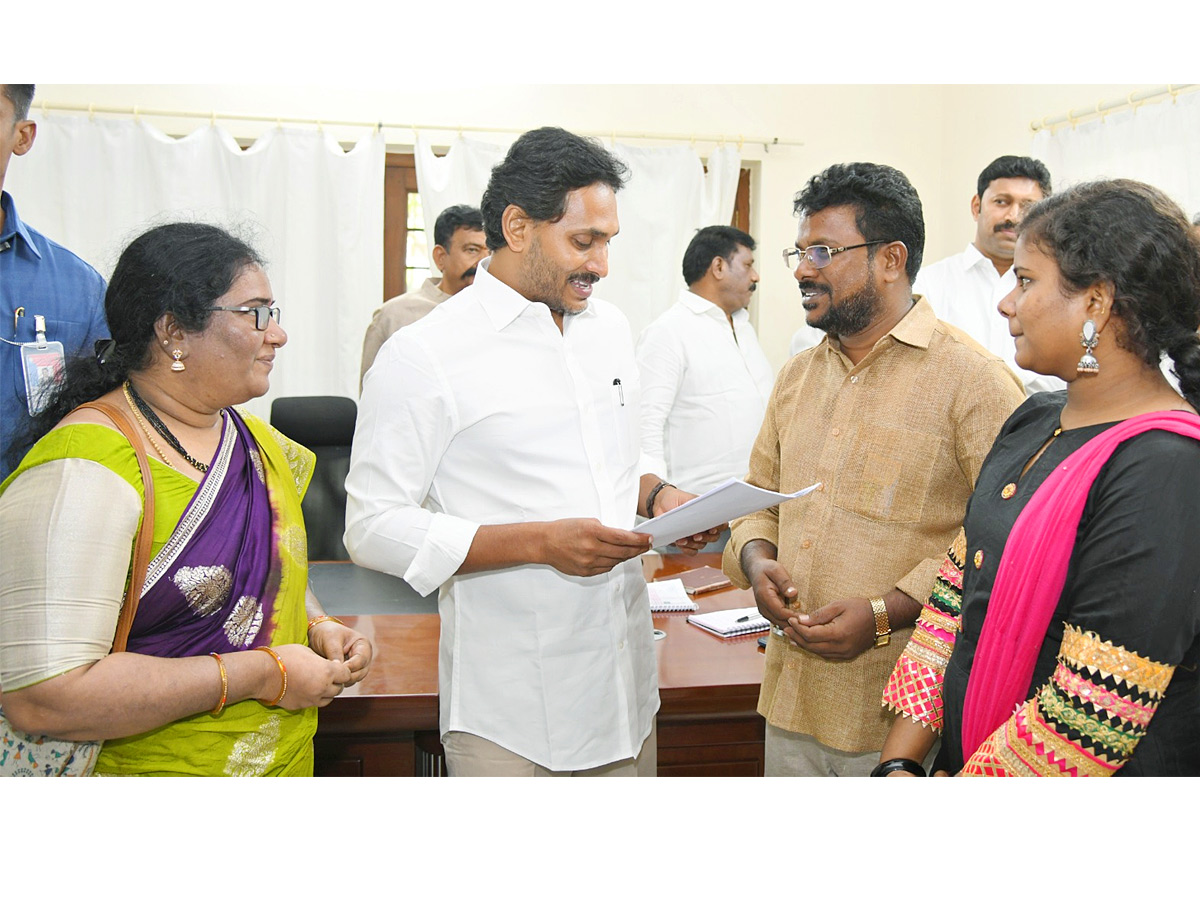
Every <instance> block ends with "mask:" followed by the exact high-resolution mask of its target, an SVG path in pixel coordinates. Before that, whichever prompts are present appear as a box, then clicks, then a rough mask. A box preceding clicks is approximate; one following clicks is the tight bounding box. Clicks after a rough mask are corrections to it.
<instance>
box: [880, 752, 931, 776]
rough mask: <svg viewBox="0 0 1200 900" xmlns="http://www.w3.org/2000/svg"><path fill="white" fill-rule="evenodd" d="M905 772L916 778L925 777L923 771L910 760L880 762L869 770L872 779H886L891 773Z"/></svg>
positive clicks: (915, 762) (917, 763) (917, 764)
mask: <svg viewBox="0 0 1200 900" xmlns="http://www.w3.org/2000/svg"><path fill="white" fill-rule="evenodd" d="M900 771H904V772H907V773H908V774H909V775H916V776H917V777H918V778H924V777H925V769H924V768H922V766H921V764H920V763H919V762H917V761H916V760H912V759H902V758H899V757H898V758H896V759H888V760H884V761H883V762H881V763H880V764H879V765H877V766H876V767H875V768H874V769H872V770H871V777H872V778H886V777H887V776H888V775H890V774H891V773H892V772H900Z"/></svg>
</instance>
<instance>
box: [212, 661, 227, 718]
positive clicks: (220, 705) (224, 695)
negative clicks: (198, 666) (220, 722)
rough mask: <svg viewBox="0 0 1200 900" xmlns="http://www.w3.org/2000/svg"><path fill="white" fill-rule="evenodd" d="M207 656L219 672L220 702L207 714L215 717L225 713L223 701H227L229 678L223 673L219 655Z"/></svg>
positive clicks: (223, 669)
mask: <svg viewBox="0 0 1200 900" xmlns="http://www.w3.org/2000/svg"><path fill="white" fill-rule="evenodd" d="M208 655H209V656H211V657H212V658H213V659H215V660H216V661H217V668H219V669H220V670H221V701H220V702H219V703H218V704H217V705H216V706H214V707H213V709H212V711H211V712H209V715H210V716H214V717H215V716H219V715H220V714H221V713H223V712H224V711H225V701H226V700H228V699H229V676H228V675H227V674H226V672H225V663H223V662H222V661H221V654H220V653H210V654H208Z"/></svg>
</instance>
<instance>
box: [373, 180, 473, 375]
mask: <svg viewBox="0 0 1200 900" xmlns="http://www.w3.org/2000/svg"><path fill="white" fill-rule="evenodd" d="M433 240H434V247H433V264H434V265H435V266H437V269H438V271H439V272H441V273H442V277H441V278H426V279H425V282H424V283H423V284H422V285H421V286H420V287H419V288H417V289H416V290H414V291H409V292H408V293H406V294H401V295H400V296H398V297H393V298H392V299H391V300H388V301H387V302H386V303H384V304H383V306H381V307H379V309H377V310H375V314H374V315H373V316H372V317H371V324H370V325H368V326H367V333H366V334H365V335H364V336H363V353H362V366H361V368H360V370H359V374H358V381H359V384H362V380H363V378H365V377H366V374H367V369H369V368H371V364H372V363H373V362H375V357H376V355H378V353H379V348H380V347H382V346H383V342H384V341H386V340H387V339H388V338H390V337H391V336H392V335H393V334H395V333H396V332H397V331H399V330H400V329H401V328H403V327H404V326H405V325H411V324H412V323H413V322H415V321H417V320H418V319H421V318H424V317H425V316H427V315H429V313H430V312H432V311H433V308H434V307H436V306H437V305H438V304H439V303H441V302H443V301H444V300H449V299H450V298H451V297H453V296H454V295H455V294H457V293H458V292H459V291H461V290H462V289H463V288H465V287H466V286H467V285H469V284H470V283H471V282H472V281H474V280H475V268H476V266H477V265H478V264H479V261H480V260H481V259H484V258H485V257H486V256H487V255H488V250H487V239H486V238H485V237H484V236H483V216H482V214H481V213H480V212H479V210H478V209H477V208H476V207H474V206H463V205H461V204H460V205H458V206H449V207H447V208H446V209H444V210H442V211H441V212H440V213H439V214H438V217H437V220H436V221H435V222H434V223H433Z"/></svg>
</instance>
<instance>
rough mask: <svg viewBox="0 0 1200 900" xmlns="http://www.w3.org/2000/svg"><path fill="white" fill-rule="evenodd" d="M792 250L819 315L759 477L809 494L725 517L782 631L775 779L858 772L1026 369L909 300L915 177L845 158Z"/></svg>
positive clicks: (741, 580) (743, 564) (916, 235)
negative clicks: (820, 335) (1019, 370)
mask: <svg viewBox="0 0 1200 900" xmlns="http://www.w3.org/2000/svg"><path fill="white" fill-rule="evenodd" d="M793 211H794V212H795V213H796V214H797V215H799V217H800V228H799V234H798V237H797V240H796V246H795V247H794V248H789V249H788V250H787V251H786V252H785V253H784V260H785V263H786V264H787V265H788V267H789V268H792V269H793V274H794V276H795V278H796V282H797V285H798V287H799V289H800V298H801V300H800V302H801V305H802V306H803V307H804V311H805V318H806V321H807V322H808V324H809V325H811V326H813V327H816V328H819V329H820V330H821V331H823V332H824V333H825V337H824V339H823V340H822V341H821V343H820V344H818V345H817V346H816V347H813V348H811V349H809V350H805V351H803V352H802V353H800V354H799V355H797V356H794V357H792V359H791V360H789V361H788V363H787V364H785V366H784V368H783V370H782V371H781V372H780V374H779V377H778V379H777V380H776V383H775V388H774V391H773V393H772V395H771V399H770V402H769V404H768V407H767V412H766V415H765V416H764V419H763V425H762V430H761V431H760V432H759V435H758V438H757V440H756V442H755V445H754V449H753V450H752V451H751V455H750V474H749V476H748V477H747V480H748V481H750V482H751V483H752V484H756V485H759V486H760V487H764V488H769V489H771V490H778V491H787V492H794V491H797V490H799V489H800V488H803V487H807V486H808V485H810V484H814V483H818V482H819V483H820V485H821V487H820V489H819V490H818V491H816V492H814V493H812V494H810V495H808V496H807V497H805V498H804V499H803V500H799V501H796V502H792V503H785V504H782V505H780V506H778V507H775V508H773V509H767V510H763V511H762V512H759V513H755V514H753V515H750V516H747V517H745V518H742V519H738V520H736V521H734V522H733V523H732V526H733V527H732V535H731V537H730V540H729V544H728V546H727V547H726V548H725V557H724V568H725V571H726V573H727V574H728V575H729V576H730V578H731V579H733V580H734V581H735V583H737V584H738V585H739V586H741V587H749V588H752V589H753V591H754V597H755V601H756V602H757V604H758V607H759V609H760V610H761V611H762V613H763V615H764V616H766V617H767V618H768V619H769V620H770V621H771V623H772V625H773V628H772V633H771V636H770V638H769V639H768V643H767V659H766V671H765V673H764V677H763V684H762V691H761V694H760V696H759V707H758V709H759V712H760V713H762V715H763V716H764V717H765V718H766V720H767V737H766V773H767V774H768V775H865V774H867V773H868V772H870V770H871V769H872V768H873V767H874V766H875V764H876V763H877V762H878V757H879V750H880V748H881V747H882V746H883V741H884V738H885V736H886V734H887V730H888V727H889V725H890V722H891V718H892V716H891V714H890V713H888V712H886V711H884V710H882V709H881V706H880V698H881V696H882V694H883V688H884V685H885V683H886V682H887V679H888V676H889V675H890V673H891V671H892V668H893V666H894V665H895V662H896V659H897V657H898V656H899V654H900V651H901V650H902V649H903V647H904V644H905V642H906V641H907V639H908V636H909V634H910V633H911V628H910V626H911V625H912V623H913V622H914V621H915V620H916V617H917V614H918V612H919V611H920V609H921V601H923V600H924V599H925V598H927V597H928V596H929V595H930V592H931V591H932V589H933V585H934V579H935V577H936V574H937V570H938V568H939V565H940V564H941V561H942V559H943V557H944V555H945V552H946V548H947V547H949V546H950V543H951V541H952V540H953V538H954V536H955V534H956V533H957V531H958V528H959V526H960V524H961V522H962V517H963V512H964V510H965V508H966V502H967V498H968V497H969V496H970V494H971V491H972V490H973V489H974V486H975V478H976V476H977V475H978V473H979V468H980V466H981V465H982V463H983V458H984V456H985V455H986V454H987V452H988V450H989V449H990V448H991V445H992V441H993V439H994V438H995V436H996V434H997V433H998V432H999V430H1000V426H1001V425H1002V424H1003V422H1004V420H1005V419H1006V418H1007V417H1008V415H1009V414H1010V413H1011V412H1012V410H1013V409H1015V408H1016V406H1017V405H1018V404H1019V403H1020V401H1021V398H1022V396H1023V395H1022V392H1021V388H1020V385H1019V382H1018V381H1017V379H1016V377H1015V376H1014V375H1013V374H1012V373H1011V372H1009V371H1008V370H1007V369H1006V368H1005V366H1004V364H1003V363H1002V362H1001V361H1000V360H999V359H996V358H995V357H994V356H992V355H991V354H989V353H987V352H986V351H985V350H984V349H983V348H982V347H980V346H979V345H977V344H975V343H974V342H973V341H970V340H969V339H966V338H965V337H964V336H962V335H961V334H960V333H958V332H956V331H954V330H952V329H950V328H949V327H948V326H946V325H945V324H944V323H942V322H939V321H938V320H937V318H936V317H935V316H934V314H933V310H932V309H931V308H930V306H929V304H928V303H926V302H925V301H924V300H922V299H920V298H915V297H914V296H913V291H912V279H913V278H914V276H915V275H916V273H917V270H918V268H919V267H920V264H921V254H922V252H923V250H924V245H925V225H924V220H923V217H922V211H921V201H920V199H919V198H918V196H917V193H916V191H915V190H914V189H913V186H912V185H911V184H910V183H909V181H908V179H907V178H905V177H904V175H903V174H902V173H900V172H898V171H897V170H895V169H893V168H891V167H889V166H881V165H875V164H871V163H850V164H846V165H836V166H831V167H830V168H829V169H826V170H825V171H824V172H822V173H820V174H819V175H816V176H814V177H813V178H812V179H811V180H810V181H809V182H808V184H807V186H806V187H805V188H804V190H803V191H801V192H800V193H799V194H798V195H797V196H796V198H795V202H794V209H793Z"/></svg>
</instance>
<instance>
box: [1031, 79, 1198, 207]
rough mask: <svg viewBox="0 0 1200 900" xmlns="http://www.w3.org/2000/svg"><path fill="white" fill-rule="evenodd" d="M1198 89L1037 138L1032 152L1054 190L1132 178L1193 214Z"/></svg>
mask: <svg viewBox="0 0 1200 900" xmlns="http://www.w3.org/2000/svg"><path fill="white" fill-rule="evenodd" d="M1198 148H1200V91H1197V92H1194V93H1190V94H1184V95H1182V96H1179V97H1176V98H1174V100H1162V101H1160V102H1157V103H1151V104H1147V105H1145V106H1141V107H1136V108H1132V109H1123V110H1120V111H1118V112H1114V113H1110V114H1109V115H1107V116H1104V117H1103V118H1099V119H1092V120H1090V121H1087V122H1082V123H1080V124H1079V125H1075V126H1071V125H1061V126H1058V127H1057V128H1056V129H1054V131H1053V132H1051V131H1050V130H1049V129H1046V130H1043V131H1039V132H1038V133H1037V134H1035V135H1034V137H1033V145H1032V149H1031V153H1032V155H1033V156H1034V157H1036V158H1038V159H1040V160H1042V161H1043V162H1044V163H1046V165H1047V166H1048V167H1049V168H1050V173H1051V175H1053V177H1054V181H1055V185H1054V186H1055V189H1058V188H1060V187H1064V188H1065V187H1068V186H1070V185H1072V184H1078V183H1079V182H1082V181H1092V180H1095V179H1099V178H1133V179H1136V180H1138V181H1144V182H1146V183H1147V184H1152V185H1154V186H1155V187H1157V188H1159V189H1161V190H1163V191H1165V192H1166V193H1167V194H1168V195H1169V196H1170V197H1171V198H1172V199H1174V200H1175V202H1177V203H1178V204H1179V205H1180V206H1182V207H1183V210H1184V212H1186V213H1187V214H1188V217H1189V218H1191V217H1192V216H1193V215H1195V214H1196V213H1197V212H1200V149H1198Z"/></svg>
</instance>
